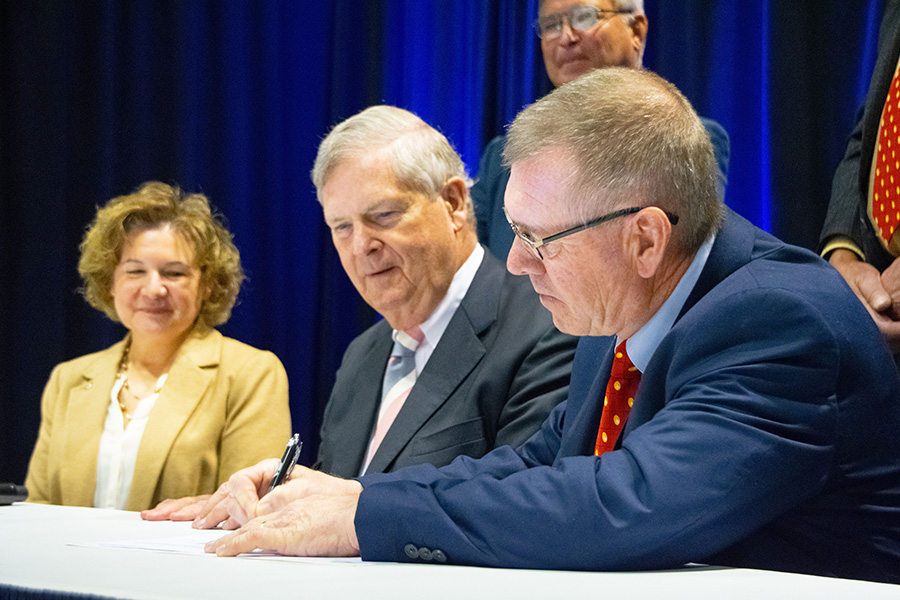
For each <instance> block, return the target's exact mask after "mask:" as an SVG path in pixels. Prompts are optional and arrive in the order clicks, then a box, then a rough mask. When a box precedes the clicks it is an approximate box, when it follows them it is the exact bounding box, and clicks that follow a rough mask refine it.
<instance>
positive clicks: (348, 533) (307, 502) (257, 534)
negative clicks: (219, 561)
mask: <svg viewBox="0 0 900 600" xmlns="http://www.w3.org/2000/svg"><path fill="white" fill-rule="evenodd" d="M346 483H349V484H352V485H351V486H349V488H350V489H352V490H353V491H351V492H349V493H343V494H339V495H334V494H332V495H322V494H319V495H314V496H309V497H307V498H304V499H302V500H295V501H294V502H291V503H290V504H288V505H287V506H285V507H284V508H282V509H281V510H279V511H278V512H275V513H271V514H268V515H264V516H261V517H257V518H255V519H253V520H252V521H250V522H249V523H247V524H246V525H244V526H243V527H241V528H240V529H239V530H237V531H234V532H232V533H229V534H228V535H226V536H225V537H222V538H220V539H218V540H215V541H212V542H209V543H208V544H207V545H206V547H205V549H206V551H207V552H214V553H216V554H217V555H218V556H236V555H238V554H241V553H244V552H252V551H253V550H255V549H257V548H260V549H263V550H273V551H275V552H278V553H280V554H288V555H293V556H357V555H358V554H359V541H358V540H357V538H356V529H355V528H354V526H353V520H354V518H355V517H356V505H357V503H358V502H359V494H360V492H362V486H361V485H360V484H359V483H358V482H356V481H348V482H346Z"/></svg>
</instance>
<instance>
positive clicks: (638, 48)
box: [631, 13, 647, 66]
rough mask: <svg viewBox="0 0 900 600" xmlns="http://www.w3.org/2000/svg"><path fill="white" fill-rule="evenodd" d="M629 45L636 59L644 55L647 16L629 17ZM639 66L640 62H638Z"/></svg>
mask: <svg viewBox="0 0 900 600" xmlns="http://www.w3.org/2000/svg"><path fill="white" fill-rule="evenodd" d="M631 19H632V20H631V43H632V45H633V47H634V51H635V54H637V56H638V57H642V56H643V55H644V46H645V45H646V44H647V15H645V14H643V13H642V14H639V15H634V16H632V17H631ZM638 66H640V61H638Z"/></svg>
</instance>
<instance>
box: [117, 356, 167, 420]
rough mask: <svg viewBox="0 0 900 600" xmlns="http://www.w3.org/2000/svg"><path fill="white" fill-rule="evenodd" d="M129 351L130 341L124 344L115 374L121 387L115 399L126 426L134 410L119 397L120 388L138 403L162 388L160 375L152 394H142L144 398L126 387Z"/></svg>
mask: <svg viewBox="0 0 900 600" xmlns="http://www.w3.org/2000/svg"><path fill="white" fill-rule="evenodd" d="M130 352H131V342H129V343H128V345H126V346H125V351H124V352H123V353H122V360H121V361H120V362H119V371H118V373H117V374H116V377H117V378H121V379H122V387H121V388H120V389H119V394H118V397H117V401H118V403H119V409H120V410H121V411H122V417H123V418H124V419H125V425H126V426H127V425H128V423H130V422H131V420H132V419H133V418H134V411H133V410H131V409H130V408H128V405H127V404H125V403H124V402H122V398H121V396H122V390H126V391H127V392H128V393H129V394H131V397H132V398H134V399H135V400H137V401H138V403H140V401H141V400H143V399H144V398H149V397H150V396H152V395H153V394H158V393H159V392H160V390H162V383H160V382H161V381H162V380H163V379H162V377H160V378H159V379H157V380H156V387H154V388H153V393H152V394H148V395H147V396H144V398H139V397H138V395H137V394H135V393H134V392H132V391H131V388H129V387H128V355H129V353H130Z"/></svg>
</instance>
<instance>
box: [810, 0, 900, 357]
mask: <svg viewBox="0 0 900 600" xmlns="http://www.w3.org/2000/svg"><path fill="white" fill-rule="evenodd" d="M898 60H900V2H897V1H896V0H892V1H891V2H888V3H887V5H886V7H885V12H884V17H883V18H882V21H881V31H880V32H879V41H878V60H877V62H876V64H875V70H874V72H873V73H872V80H871V82H870V84H869V94H868V97H867V98H866V104H865V108H864V111H863V112H861V113H860V118H859V120H858V121H857V123H856V127H855V128H854V129H853V132H852V133H851V134H850V139H849V141H848V142H847V150H846V153H845V155H844V159H843V160H842V161H841V164H840V165H838V168H837V170H836V171H835V174H834V181H833V182H832V188H831V202H830V204H829V206H828V216H827V217H826V219H825V225H824V227H823V229H822V235H821V238H820V246H819V250H820V251H821V253H822V256H824V257H825V258H827V259H828V261H829V262H830V263H831V264H832V265H833V266H834V267H835V268H836V269H837V270H838V271H840V273H841V275H843V276H844V279H845V280H846V281H847V283H848V284H850V287H851V288H852V289H853V291H854V292H855V293H856V295H857V297H859V299H860V301H861V302H862V303H863V305H864V306H865V307H866V309H867V310H868V311H869V314H870V315H872V318H873V319H874V320H875V323H876V324H877V325H878V329H879V330H880V331H881V334H882V335H883V336H884V338H885V340H887V342H888V344H889V345H890V346H891V349H892V351H893V352H894V360H895V362H898V364H900V261H898V256H900V234H897V233H896V231H897V228H898V225H900V188H898V187H897V186H898V185H900V167H898V162H897V159H898V156H900V155H898V154H897V153H898V151H900V147H898V144H900V136H898V134H897V131H898V130H897V125H898V124H900V107H898V103H897V100H898V96H897V93H898V92H900V78H898V75H897V64H898ZM895 179H896V181H894V180H895Z"/></svg>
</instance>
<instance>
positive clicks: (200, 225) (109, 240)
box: [78, 181, 244, 327]
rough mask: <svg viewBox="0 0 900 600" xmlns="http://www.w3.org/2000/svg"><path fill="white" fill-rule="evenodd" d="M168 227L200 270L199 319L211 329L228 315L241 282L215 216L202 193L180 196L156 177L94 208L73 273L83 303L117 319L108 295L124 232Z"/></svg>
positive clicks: (236, 262) (235, 252)
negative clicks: (201, 297) (80, 284)
mask: <svg viewBox="0 0 900 600" xmlns="http://www.w3.org/2000/svg"><path fill="white" fill-rule="evenodd" d="M166 226H168V227H171V228H172V229H173V230H174V231H176V232H178V233H179V234H181V235H182V236H184V238H185V239H186V240H187V241H188V242H190V244H191V247H192V248H193V251H194V260H195V262H196V264H197V266H198V268H199V269H200V273H201V274H200V288H201V289H204V290H205V289H208V290H209V295H208V296H207V297H206V299H205V300H204V301H203V304H202V305H201V307H200V314H199V317H198V318H199V319H201V320H202V321H203V322H204V323H205V324H207V325H209V326H210V327H213V326H215V325H220V324H222V323H224V322H225V321H227V320H228V317H230V316H231V309H232V308H233V307H234V303H235V301H236V300H237V294H238V290H239V289H240V287H241V283H242V282H243V280H244V272H243V269H241V258H240V253H239V252H238V249H237V248H236V247H235V245H234V242H233V241H232V235H231V233H229V232H228V230H227V229H225V226H224V225H223V224H222V222H221V216H220V215H214V214H213V213H212V210H211V209H210V206H209V201H208V200H207V199H206V196H204V195H202V194H185V193H183V192H182V191H181V189H179V188H178V187H174V186H170V185H167V184H165V183H160V182H158V181H150V182H147V183H144V184H143V185H141V186H140V187H139V188H138V189H137V190H135V191H134V192H133V193H131V194H128V195H125V196H118V197H116V198H113V199H112V200H110V201H109V202H107V203H106V205H105V206H104V207H103V208H100V209H98V210H97V214H96V217H95V218H94V222H93V223H92V224H91V226H90V227H89V228H88V230H87V233H85V236H84V239H83V240H82V242H81V246H80V250H81V258H80V260H79V261H78V274H79V275H81V279H82V281H83V283H84V287H83V288H82V293H83V294H84V297H85V299H86V300H87V301H88V303H89V304H90V305H91V306H93V307H94V308H96V309H97V310H100V311H103V312H104V313H105V314H106V315H107V316H108V317H109V318H110V319H112V320H113V321H118V320H119V317H118V315H117V314H116V309H115V304H114V301H113V297H112V283H113V275H114V272H115V269H116V267H117V266H118V264H119V261H120V260H121V258H122V249H123V248H124V247H125V242H126V241H127V240H128V238H129V236H131V235H133V234H135V233H138V232H141V231H149V230H154V229H160V228H162V227H166Z"/></svg>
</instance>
